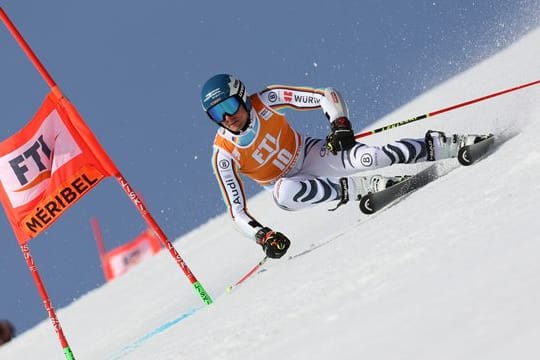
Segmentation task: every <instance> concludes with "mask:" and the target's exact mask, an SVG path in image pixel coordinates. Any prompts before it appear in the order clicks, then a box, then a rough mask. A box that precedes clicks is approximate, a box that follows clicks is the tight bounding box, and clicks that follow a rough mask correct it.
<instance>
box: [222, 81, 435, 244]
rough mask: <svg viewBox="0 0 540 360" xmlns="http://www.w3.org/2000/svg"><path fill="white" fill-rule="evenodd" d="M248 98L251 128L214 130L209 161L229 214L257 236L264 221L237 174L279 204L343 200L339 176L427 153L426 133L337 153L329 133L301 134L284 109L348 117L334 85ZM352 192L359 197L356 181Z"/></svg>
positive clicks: (277, 89)
mask: <svg viewBox="0 0 540 360" xmlns="http://www.w3.org/2000/svg"><path fill="white" fill-rule="evenodd" d="M249 99H250V103H251V111H250V124H249V126H248V128H247V129H246V130H245V131H243V132H242V133H241V134H239V135H236V134H233V133H232V132H230V131H228V130H226V129H225V128H220V129H219V130H218V131H217V134H216V137H215V140H214V152H213V156H212V165H213V168H214V173H215V175H216V177H217V180H218V183H219V185H220V187H221V191H222V194H223V199H224V201H225V203H226V205H227V207H228V209H229V212H230V215H231V217H232V219H233V220H234V222H235V223H236V225H237V226H238V227H239V228H240V230H242V232H243V233H245V234H246V235H247V236H249V237H250V238H252V239H255V233H256V232H257V231H258V230H259V229H261V228H262V227H263V225H262V224H261V223H259V222H258V221H257V220H255V218H254V217H253V216H251V215H250V214H249V212H248V210H247V206H246V196H245V192H244V188H243V183H242V180H241V178H240V176H239V173H241V174H243V175H245V176H247V177H249V178H251V179H253V180H254V181H256V182H257V183H259V184H260V185H261V186H263V187H265V189H267V190H270V191H272V192H273V197H274V200H275V202H276V204H277V205H278V206H279V207H281V208H283V209H285V210H300V209H303V208H306V207H309V206H313V205H315V204H319V203H323V202H328V201H333V200H339V199H341V186H340V182H339V179H340V178H342V177H350V176H351V175H353V174H355V173H358V172H361V171H365V170H372V169H376V168H379V167H384V166H389V165H392V164H394V163H413V162H418V161H424V160H425V159H426V147H425V141H424V139H402V140H400V141H396V142H393V143H391V144H388V145H385V146H382V147H379V146H368V145H365V144H361V143H356V145H355V146H354V147H353V148H351V149H349V150H347V151H341V152H339V153H338V154H337V155H334V154H332V153H330V152H328V151H327V149H326V142H325V140H323V139H314V138H310V137H303V136H302V135H301V134H300V133H298V132H297V131H296V130H294V129H293V128H292V127H291V125H290V124H289V122H288V121H287V119H286V117H285V116H284V115H283V114H281V113H280V112H279V110H281V109H284V108H293V109H297V110H313V109H322V110H323V113H324V114H325V115H326V117H327V119H328V121H329V122H332V121H333V120H335V119H337V118H339V117H341V116H348V111H347V107H346V105H345V103H344V102H343V100H342V98H341V95H340V94H339V93H338V92H337V91H336V90H335V89H333V88H324V89H314V88H307V87H289V86H270V87H267V88H265V89H264V90H262V91H261V92H259V93H256V94H253V95H251V96H250V97H249ZM348 191H349V197H350V198H351V199H352V198H354V194H355V191H356V190H355V187H354V182H353V181H349V185H348Z"/></svg>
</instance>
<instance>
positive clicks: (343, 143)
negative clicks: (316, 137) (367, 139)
mask: <svg viewBox="0 0 540 360" xmlns="http://www.w3.org/2000/svg"><path fill="white" fill-rule="evenodd" d="M354 144H356V140H355V139H354V132H353V130H352V126H351V122H350V121H349V119H347V118H346V117H344V116H342V117H340V118H337V119H336V120H334V121H332V125H331V132H330V134H329V135H328V136H327V137H326V148H327V149H328V151H330V152H331V153H332V154H334V155H337V153H338V151H342V150H343V151H345V150H349V149H350V148H352V147H353V146H354Z"/></svg>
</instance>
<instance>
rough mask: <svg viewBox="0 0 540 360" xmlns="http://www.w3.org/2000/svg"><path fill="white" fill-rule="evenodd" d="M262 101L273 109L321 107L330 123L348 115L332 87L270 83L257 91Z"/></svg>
mask: <svg viewBox="0 0 540 360" xmlns="http://www.w3.org/2000/svg"><path fill="white" fill-rule="evenodd" d="M259 96H260V97H261V99H262V100H263V102H264V103H265V104H266V105H267V106H270V107H271V108H272V109H274V110H277V111H279V110H282V109H285V108H292V109H296V110H314V109H322V111H323V113H324V115H325V116H326V118H327V119H328V121H329V122H330V123H332V122H333V121H334V120H336V119H338V118H340V117H346V118H348V117H349V111H348V109H347V105H346V104H345V101H343V97H342V96H341V94H340V93H339V91H337V90H336V89H334V88H332V87H327V88H322V89H315V88H310V87H298V86H283V85H272V86H269V87H267V88H266V89H264V90H263V91H261V92H260V93H259Z"/></svg>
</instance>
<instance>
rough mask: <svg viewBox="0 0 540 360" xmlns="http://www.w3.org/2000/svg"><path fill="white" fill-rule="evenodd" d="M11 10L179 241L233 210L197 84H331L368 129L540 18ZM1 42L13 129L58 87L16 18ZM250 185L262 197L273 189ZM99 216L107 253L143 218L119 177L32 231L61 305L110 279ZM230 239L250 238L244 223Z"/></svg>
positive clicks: (24, 273) (37, 313) (492, 9)
mask: <svg viewBox="0 0 540 360" xmlns="http://www.w3.org/2000/svg"><path fill="white" fill-rule="evenodd" d="M2 6H3V8H4V10H5V11H6V12H7V13H8V15H9V16H10V17H11V19H12V20H13V21H14V22H15V24H16V25H17V26H18V28H19V30H20V31H21V32H22V34H23V35H24V36H25V38H26V40H27V41H28V42H29V43H30V45H31V46H32V47H33V49H34V51H35V52H36V53H37V55H38V56H39V57H40V59H41V60H42V62H43V63H44V64H45V66H46V67H47V68H48V70H49V72H50V73H51V75H52V76H53V78H54V79H55V80H56V82H57V83H58V84H59V86H60V88H61V89H62V90H63V92H64V93H65V94H66V95H67V96H68V97H69V98H70V99H71V101H72V102H73V103H74V104H75V105H76V106H77V108H78V109H79V111H80V112H81V114H82V115H83V117H84V118H85V120H86V122H87V123H88V125H89V126H90V127H91V129H92V130H93V131H94V133H95V134H96V135H97V137H98V138H99V139H100V141H101V143H102V145H103V146H104V148H105V149H106V150H107V151H108V152H109V154H110V155H111V157H112V159H113V160H114V161H115V163H116V164H117V166H118V167H119V168H120V170H121V171H122V172H123V174H124V175H125V177H126V178H127V179H128V180H129V181H130V183H131V184H132V185H133V187H134V188H135V189H136V190H137V191H139V192H140V193H141V194H142V195H143V196H144V198H145V200H146V202H147V204H148V206H149V208H150V210H151V211H152V213H153V215H154V217H155V218H156V220H157V221H158V223H159V224H160V225H161V227H162V228H163V230H164V231H165V233H166V234H167V235H168V236H169V237H170V239H174V238H176V237H178V236H179V235H181V234H184V233H186V232H187V231H189V230H191V229H193V228H194V227H196V226H198V225H200V224H201V223H203V222H205V221H206V220H208V219H209V218H211V217H213V216H215V215H217V214H219V213H222V212H223V211H224V210H225V208H224V205H223V203H222V200H221V194H220V192H219V189H218V187H217V185H216V182H215V180H214V177H213V174H212V173H211V165H210V162H209V157H210V154H211V142H212V140H213V136H214V133H215V127H214V125H213V124H212V123H210V121H208V120H207V118H206V115H204V114H203V113H202V111H201V109H200V102H199V91H200V86H201V84H202V83H203V82H204V81H205V80H206V79H207V78H208V77H210V76H211V75H213V74H215V73H219V72H229V73H234V74H236V75H237V76H239V77H240V78H241V79H242V80H243V81H244V82H245V83H246V85H247V87H248V90H250V91H257V90H259V89H261V88H263V87H264V86H265V85H269V84H288V85H306V86H314V87H322V86H334V87H336V88H338V89H340V90H341V91H342V93H343V96H344V98H345V99H346V100H347V101H348V103H349V108H350V113H351V121H352V123H353V125H354V127H355V128H356V129H357V130H360V129H361V128H363V127H365V126H368V125H369V124H370V123H371V122H373V121H375V120H376V119H377V118H379V117H380V116H382V115H384V114H386V113H389V112H390V111H392V110H393V109H395V108H397V107H399V106H400V105H402V104H404V103H406V102H408V101H409V100H410V99H412V98H414V97H415V96H417V95H419V94H421V93H423V92H424V91H426V90H427V89H430V88H432V87H433V86H436V85H437V84H438V83H440V82H442V81H444V80H445V79H448V78H449V77H451V76H452V75H455V74H457V73H460V72H462V71H464V70H466V69H467V68H468V67H470V66H471V65H474V64H476V63H478V62H479V61H481V60H482V59H484V58H486V57H488V56H489V55H491V54H493V53H494V52H496V51H497V50H498V49H501V48H504V47H506V46H507V45H509V44H511V43H512V42H513V41H515V40H516V39H518V38H519V37H520V36H522V35H523V34H525V33H526V32H527V31H528V30H529V29H532V28H534V27H536V26H538V23H539V19H538V17H537V16H534V14H538V13H539V12H538V7H539V4H538V3H537V2H535V1H533V0H521V1H514V2H506V1H493V2H476V1H445V2H439V1H415V2H401V1H363V2H352V1H334V2H324V3H321V4H316V3H314V2H309V1H297V2H285V1H279V0H278V1H274V2H270V3H269V2H265V3H260V4H257V6H255V5H254V3H253V2H247V1H235V2H218V1H215V2H204V3H189V4H188V5H185V4H184V3H182V2H178V1H154V2H140V1H135V2H134V1H115V2H110V1H93V2H90V3H79V2H71V1H67V0H66V1H60V0H58V1H52V2H47V3H46V4H45V3H43V2H41V1H37V0H36V1H24V2H21V1H15V0H12V1H10V0H7V1H3V2H2ZM0 49H1V50H0V78H1V79H2V82H1V84H0V98H1V99H2V100H1V102H0V104H1V110H0V117H1V118H2V128H1V130H0V131H1V132H0V138H1V139H2V140H4V139H6V138H8V137H9V136H10V135H12V134H13V133H15V132H16V131H18V130H19V129H20V128H22V127H23V126H24V124H25V123H26V122H27V121H28V120H29V119H30V118H31V117H32V115H33V114H34V112H35V111H36V110H37V108H38V107H39V104H40V103H41V100H42V98H43V97H44V96H45V94H46V92H47V87H46V85H45V84H44V82H43V81H42V80H41V78H40V77H39V75H38V74H37V72H36V71H35V70H34V69H33V67H32V66H31V65H30V63H29V62H28V60H27V59H26V58H25V56H24V54H23V53H22V52H21V51H20V49H19V48H18V46H17V45H16V43H15V42H14V40H13V39H12V38H11V37H10V36H9V34H8V32H7V30H5V28H4V27H3V26H2V27H0ZM493 76H497V74H493ZM464 86H467V84H464ZM494 90H497V89H494ZM455 100H456V99H448V105H451V104H453V103H455V102H456V101H455ZM432 110H436V109H432V108H429V109H419V114H420V113H425V112H429V111H432ZM290 115H291V121H292V123H293V125H294V126H295V127H296V128H297V129H299V130H300V131H302V132H304V133H306V134H309V135H311V136H320V137H322V136H325V134H326V132H327V124H326V120H325V119H324V117H323V116H322V114H321V113H318V112H309V113H290ZM410 115H411V116H414V115H418V114H410ZM399 120H403V119H395V121H399ZM246 185H248V186H247V188H248V192H249V194H254V193H255V192H257V191H259V190H260V189H259V188H258V187H256V186H255V185H253V184H252V183H251V182H249V181H247V182H246ZM92 216H97V217H98V219H99V220H100V223H101V226H102V231H103V235H104V238H105V245H106V247H107V249H112V248H113V247H115V246H118V245H120V244H122V243H124V242H126V241H128V240H130V239H132V238H133V237H135V236H136V235H137V234H138V233H139V232H141V231H142V230H143V229H144V228H145V227H146V225H145V223H144V222H143V220H142V219H141V218H140V217H139V216H138V213H137V212H136V211H135V209H134V208H133V206H132V205H131V202H130V201H129V200H128V199H127V197H126V196H125V195H124V193H123V191H122V190H121V189H120V187H119V186H118V185H117V184H116V183H115V181H114V180H113V179H109V180H106V181H105V182H104V183H102V184H101V185H100V186H99V187H98V189H96V190H95V191H94V192H92V193H90V194H89V195H88V196H87V197H85V198H84V199H83V200H82V201H81V202H79V203H78V204H76V205H75V206H74V207H73V208H71V209H70V211H69V212H68V213H67V214H66V215H64V217H62V218H61V219H60V220H59V221H58V222H57V223H56V224H55V225H54V226H53V227H52V228H51V229H50V230H48V231H47V232H46V233H45V234H44V235H42V236H40V237H38V238H37V239H35V240H33V241H32V242H31V243H30V248H31V251H32V254H33V256H34V259H35V261H36V264H37V266H38V268H39V270H40V273H41V275H42V277H43V280H44V282H45V285H46V287H47V290H48V291H49V295H50V297H51V299H52V302H53V305H54V306H55V307H56V308H57V309H58V308H61V307H63V306H65V305H67V304H69V303H70V302H71V301H73V299H76V298H78V297H80V296H81V295H83V294H85V293H86V292H88V291H89V290H91V289H93V288H95V287H97V286H100V285H101V284H103V282H104V280H103V273H102V270H101V267H100V264H99V259H98V253H97V249H96V245H95V242H94V239H93V236H92V232H91V229H90V224H89V219H90V217H92ZM259 220H261V221H262V222H264V216H259ZM231 226H232V225H231ZM0 230H1V232H0V233H1V234H2V236H1V238H0V281H2V285H3V291H2V294H3V296H2V297H1V298H0V318H7V319H10V320H11V321H12V322H13V323H14V324H15V326H16V327H17V329H18V330H19V332H21V331H24V330H25V329H28V328H29V327H31V326H33V325H35V324H36V323H37V322H39V321H41V320H43V319H46V318H47V314H46V312H45V310H44V309H43V306H42V303H41V300H40V298H39V295H38V292H37V290H36V289H35V286H34V283H33V281H32V278H31V276H30V272H29V271H28V269H27V267H26V264H25V262H24V259H23V257H22V254H21V252H20V249H19V248H18V244H17V242H16V240H15V238H14V236H13V234H12V231H11V228H10V226H9V224H8V223H7V219H6V218H5V216H4V215H2V216H0ZM222 240H223V241H244V242H245V243H246V246H253V245H252V244H251V243H250V242H249V240H247V239H244V238H242V237H241V235H238V238H224V239H222ZM178 250H179V251H180V253H182V249H181V244H179V246H178ZM186 260H188V259H186ZM171 261H172V260H171ZM188 263H189V260H188ZM192 270H193V271H194V272H195V274H196V273H197V269H192ZM164 276H167V274H164ZM201 280H203V279H201ZM186 284H187V282H186Z"/></svg>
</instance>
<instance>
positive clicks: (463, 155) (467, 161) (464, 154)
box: [457, 146, 473, 166]
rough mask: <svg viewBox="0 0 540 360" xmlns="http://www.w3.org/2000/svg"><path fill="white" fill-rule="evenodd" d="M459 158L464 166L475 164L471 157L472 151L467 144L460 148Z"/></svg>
mask: <svg viewBox="0 0 540 360" xmlns="http://www.w3.org/2000/svg"><path fill="white" fill-rule="evenodd" d="M457 158H458V161H459V163H460V164H461V165H463V166H469V165H472V164H473V161H472V159H471V153H470V151H469V148H468V147H467V146H465V147H462V148H461V149H459V152H458V156H457Z"/></svg>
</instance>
